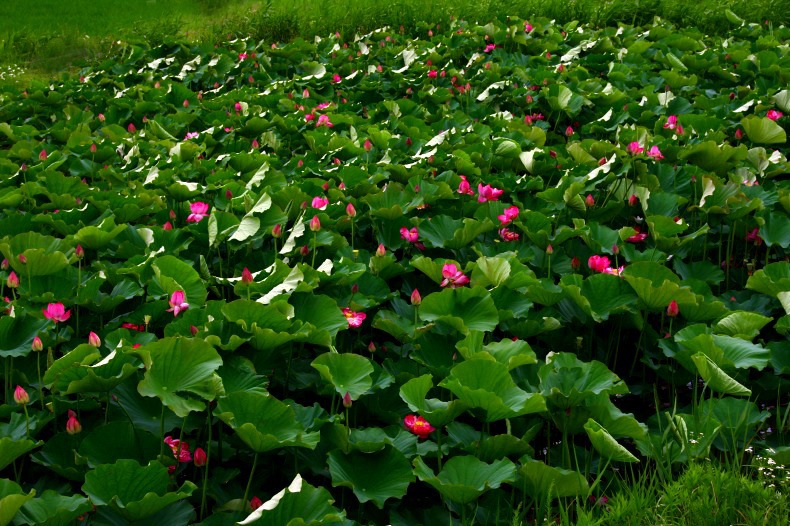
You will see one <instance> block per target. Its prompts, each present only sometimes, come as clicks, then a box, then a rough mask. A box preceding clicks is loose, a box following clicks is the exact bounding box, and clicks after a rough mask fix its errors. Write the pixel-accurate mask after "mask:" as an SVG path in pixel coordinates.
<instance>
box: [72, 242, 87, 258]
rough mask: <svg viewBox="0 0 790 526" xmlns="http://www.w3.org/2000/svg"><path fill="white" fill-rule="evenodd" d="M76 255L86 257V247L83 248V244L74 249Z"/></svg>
mask: <svg viewBox="0 0 790 526" xmlns="http://www.w3.org/2000/svg"><path fill="white" fill-rule="evenodd" d="M74 255H75V256H77V259H82V258H84V257H85V249H84V248H82V245H77V248H75V249H74Z"/></svg>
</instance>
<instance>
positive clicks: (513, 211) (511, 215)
mask: <svg viewBox="0 0 790 526" xmlns="http://www.w3.org/2000/svg"><path fill="white" fill-rule="evenodd" d="M518 214H519V210H518V207H517V206H509V207H507V208H505V211H504V212H503V213H502V215H498V216H496V218H497V219H499V222H500V223H501V226H505V225H509V224H510V223H511V222H512V221H513V220H514V219H516V218H517V217H518Z"/></svg>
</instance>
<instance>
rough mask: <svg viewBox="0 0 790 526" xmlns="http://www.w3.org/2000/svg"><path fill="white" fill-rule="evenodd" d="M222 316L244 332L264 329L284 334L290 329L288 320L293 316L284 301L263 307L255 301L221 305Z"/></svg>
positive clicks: (237, 301) (236, 301)
mask: <svg viewBox="0 0 790 526" xmlns="http://www.w3.org/2000/svg"><path fill="white" fill-rule="evenodd" d="M222 314H224V315H225V317H226V318H227V319H228V320H229V321H232V322H235V323H237V324H238V325H239V326H240V327H241V328H242V329H243V330H245V331H246V332H254V331H255V329H264V328H266V329H271V330H273V331H276V332H286V331H288V329H289V328H290V327H291V321H290V319H289V318H290V317H292V316H293V307H291V306H290V305H289V304H288V303H287V302H285V301H276V302H274V303H272V304H270V305H263V304H261V303H258V302H257V301H250V300H235V301H231V302H228V303H226V304H225V305H223V307H222Z"/></svg>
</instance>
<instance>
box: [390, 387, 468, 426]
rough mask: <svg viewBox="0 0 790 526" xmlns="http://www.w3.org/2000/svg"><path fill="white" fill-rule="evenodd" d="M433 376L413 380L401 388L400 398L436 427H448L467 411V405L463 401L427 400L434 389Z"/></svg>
mask: <svg viewBox="0 0 790 526" xmlns="http://www.w3.org/2000/svg"><path fill="white" fill-rule="evenodd" d="M432 378H433V377H432V376H431V375H430V374H424V375H422V376H419V377H417V378H412V379H411V380H409V381H408V382H406V383H405V384H403V385H402V386H401V388H400V397H401V399H402V400H403V401H404V402H406V404H407V405H408V406H409V409H410V410H411V411H416V412H418V413H419V414H420V415H421V416H422V417H424V418H425V419H426V420H427V421H428V422H430V424H431V425H432V426H434V427H437V428H440V427H443V426H446V425H447V424H449V423H450V422H452V421H453V420H455V418H456V417H457V416H458V415H460V414H461V413H463V412H464V411H466V409H467V405H466V403H464V402H463V401H462V400H458V399H456V400H451V401H450V402H444V401H442V400H439V399H438V398H426V396H427V395H428V391H430V390H431V389H432V388H433V381H432Z"/></svg>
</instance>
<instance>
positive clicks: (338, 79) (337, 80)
mask: <svg viewBox="0 0 790 526" xmlns="http://www.w3.org/2000/svg"><path fill="white" fill-rule="evenodd" d="M342 81H343V77H341V76H340V75H338V74H337V73H335V74H334V75H332V82H334V83H335V84H339V83H340V82H342Z"/></svg>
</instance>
